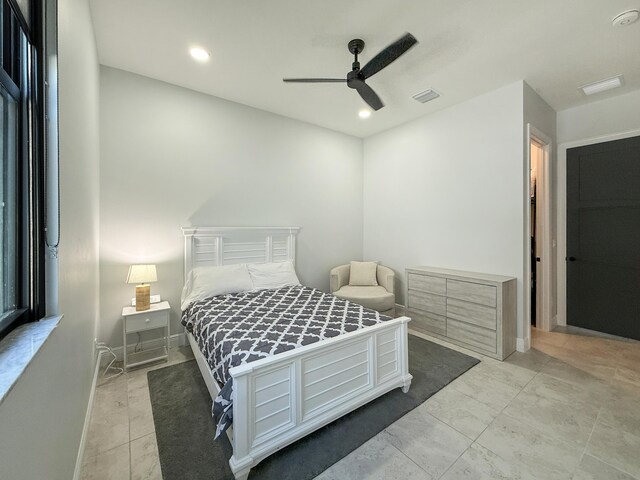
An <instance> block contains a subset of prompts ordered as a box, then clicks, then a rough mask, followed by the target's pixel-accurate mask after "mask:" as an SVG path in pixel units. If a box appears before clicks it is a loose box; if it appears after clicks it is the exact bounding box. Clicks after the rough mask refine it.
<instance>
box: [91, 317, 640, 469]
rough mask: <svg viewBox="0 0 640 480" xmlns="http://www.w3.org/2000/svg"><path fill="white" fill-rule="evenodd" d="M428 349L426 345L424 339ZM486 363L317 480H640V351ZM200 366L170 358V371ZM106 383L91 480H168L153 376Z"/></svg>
mask: <svg viewBox="0 0 640 480" xmlns="http://www.w3.org/2000/svg"><path fill="white" fill-rule="evenodd" d="M427 338H429V337H427ZM532 338H533V348H532V349H531V350H530V351H529V352H527V353H524V354H523V353H514V354H513V355H511V356H510V357H509V358H508V359H507V360H506V361H504V362H498V361H496V360H493V359H490V358H487V357H483V356H481V355H478V354H475V353H473V352H469V351H466V350H464V349H461V348H458V347H455V346H452V345H449V344H446V343H445V342H440V341H438V340H435V339H432V338H429V339H430V340H432V341H436V342H438V343H442V344H445V345H447V346H450V347H451V348H454V349H456V350H460V351H464V352H465V353H467V354H470V355H473V356H476V357H478V358H480V359H481V360H482V362H481V363H480V364H478V365H477V366H476V367H474V368H472V369H471V370H470V371H468V372H467V373H465V374H464V375H462V376H460V377H459V378H457V379H456V380H455V381H454V382H452V383H451V384H450V385H448V386H447V387H445V388H444V389H443V390H441V391H440V392H438V393H437V394H436V395H434V396H433V397H431V398H430V399H429V400H427V401H426V402H425V403H423V404H422V405H421V406H419V407H418V408H416V409H415V410H413V411H412V412H410V413H409V414H407V415H406V416H405V417H403V418H401V419H399V420H398V421H397V422H395V423H394V424H392V425H391V426H389V427H388V428H387V429H385V430H384V431H383V432H381V433H380V434H378V435H377V436H375V437H374V438H372V439H371V440H370V441H368V442H367V443H365V444H364V445H362V446H361V447H360V448H358V449H357V450H355V451H354V452H352V453H351V454H349V455H348V456H346V457H345V458H344V459H342V460H341V461H339V462H338V463H336V464H335V465H333V466H332V467H331V468H329V469H328V470H327V471H325V472H324V473H322V474H321V475H320V476H319V477H317V478H318V480H360V479H373V480H382V479H385V480H387V479H388V480H392V479H401V480H406V479H424V480H432V479H443V480H454V479H456V480H457V479H470V480H479V479H522V480H524V479H543V480H552V479H567V480H571V479H573V480H634V479H635V480H640V342H634V341H623V340H620V339H615V338H601V337H594V336H591V335H589V332H582V331H574V330H567V329H564V330H563V331H557V332H552V333H546V332H541V331H537V330H534V331H533V337H532ZM189 358H191V351H190V350H189V347H180V348H177V349H174V350H172V352H171V356H170V363H177V362H181V361H185V360H187V359H189ZM164 366H166V364H160V365H156V366H153V367H150V368H146V369H140V370H135V371H132V372H130V373H127V374H126V375H122V376H120V377H118V378H116V379H113V380H109V381H105V382H102V384H101V385H100V386H99V387H98V388H97V390H96V396H95V404H94V409H93V415H92V418H91V424H90V427H89V436H88V439H87V446H86V450H85V459H84V466H83V471H82V479H83V480H89V479H94V480H98V479H100V480H102V479H114V480H126V479H131V480H134V479H135V480H139V479H140V480H142V479H145V480H154V479H161V478H162V476H161V472H160V465H159V463H158V450H157V445H156V440H155V433H154V425H153V418H152V415H151V405H150V400H149V391H148V388H147V376H146V373H147V372H148V371H149V370H150V369H152V368H162V367H164Z"/></svg>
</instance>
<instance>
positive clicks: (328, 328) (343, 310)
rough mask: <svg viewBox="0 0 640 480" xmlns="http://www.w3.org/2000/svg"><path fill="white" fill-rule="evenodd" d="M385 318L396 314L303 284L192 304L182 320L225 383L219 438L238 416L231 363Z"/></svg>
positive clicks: (217, 409)
mask: <svg viewBox="0 0 640 480" xmlns="http://www.w3.org/2000/svg"><path fill="white" fill-rule="evenodd" d="M386 320H391V317H387V316H385V315H381V314H380V313H378V312H376V311H374V310H369V309H367V308H364V307H362V306H361V305H358V304H355V303H351V302H348V301H346V300H342V299H340V298H338V297H335V296H334V295H329V294H327V293H323V292H321V291H319V290H316V289H315V288H309V287H304V286H300V285H297V286H288V287H283V288H278V289H275V290H258V291H253V292H243V293H234V294H229V295H220V296H217V297H211V298H208V299H206V300H201V301H198V302H194V303H192V304H191V305H189V306H188V307H187V309H186V310H185V311H184V312H182V324H183V325H184V326H185V328H186V329H187V331H189V332H190V333H192V334H193V336H194V338H195V339H196V341H197V342H198V346H199V347H200V351H201V352H202V353H203V354H204V356H205V358H206V359H207V362H208V363H209V368H210V369H211V371H212V372H213V376H214V378H215V379H216V380H217V381H218V383H219V384H220V385H222V390H221V391H220V394H219V395H218V396H217V397H216V398H215V400H214V402H213V407H212V410H213V417H214V420H215V422H216V426H217V427H216V438H218V436H220V434H221V433H222V432H224V431H225V430H226V429H227V428H229V426H230V425H231V423H232V421H233V408H232V405H233V404H232V399H233V382H232V379H231V377H230V376H229V369H230V368H232V367H235V366H238V365H241V364H243V363H249V362H253V361H255V360H259V359H260V358H265V357H269V356H271V355H275V354H277V353H282V352H286V351H287V350H291V349H294V348H296V347H300V346H303V345H309V344H310V343H315V342H318V341H320V340H324V339H327V338H331V337H335V336H338V335H341V334H344V333H347V332H352V331H354V330H358V329H361V328H364V327H368V326H370V325H375V324H376V323H380V322H383V321H386Z"/></svg>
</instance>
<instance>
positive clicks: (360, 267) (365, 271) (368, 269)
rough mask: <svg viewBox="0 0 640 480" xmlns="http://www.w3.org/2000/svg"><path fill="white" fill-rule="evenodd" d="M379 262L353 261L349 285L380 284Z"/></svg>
mask: <svg viewBox="0 0 640 480" xmlns="http://www.w3.org/2000/svg"><path fill="white" fill-rule="evenodd" d="M377 273H378V264H377V263H376V262H351V264H350V268H349V285H354V286H355V285H358V286H374V285H378V277H377Z"/></svg>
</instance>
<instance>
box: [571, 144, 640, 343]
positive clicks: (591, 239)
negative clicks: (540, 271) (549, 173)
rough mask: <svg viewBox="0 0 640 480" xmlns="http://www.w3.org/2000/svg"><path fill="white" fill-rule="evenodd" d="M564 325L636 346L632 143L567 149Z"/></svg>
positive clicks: (638, 155)
mask: <svg viewBox="0 0 640 480" xmlns="http://www.w3.org/2000/svg"><path fill="white" fill-rule="evenodd" d="M566 224H567V240H566V246H567V257H566V268H567V324H568V325H572V326H577V327H581V328H586V329H589V330H596V331H599V332H604V333H609V334H613V335H618V336H622V337H627V338H633V339H637V340H638V339H640V321H639V320H640V295H639V294H638V292H640V249H638V245H640V137H631V138H626V139H622V140H614V141H610V142H604V143H598V144H592V145H587V146H583V147H577V148H570V149H568V150H567V221H566Z"/></svg>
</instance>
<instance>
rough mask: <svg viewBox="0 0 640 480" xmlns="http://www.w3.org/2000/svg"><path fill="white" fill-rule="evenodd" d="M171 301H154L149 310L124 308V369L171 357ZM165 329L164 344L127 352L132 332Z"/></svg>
mask: <svg viewBox="0 0 640 480" xmlns="http://www.w3.org/2000/svg"><path fill="white" fill-rule="evenodd" d="M170 310H171V307H170V306H169V302H160V303H154V304H152V305H151V308H150V309H149V310H143V311H141V312H136V307H124V308H123V309H122V318H123V320H122V338H123V344H124V347H123V349H124V370H125V371H127V370H128V369H129V368H131V367H137V366H139V365H144V364H145V363H151V362H157V361H158V360H166V359H167V358H168V357H169V312H170ZM156 329H164V332H163V333H164V337H163V339H164V345H162V346H160V347H155V348H151V349H149V350H144V351H141V352H135V353H127V350H128V346H129V344H128V343H127V337H128V335H129V334H130V333H139V332H146V331H149V330H156Z"/></svg>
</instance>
